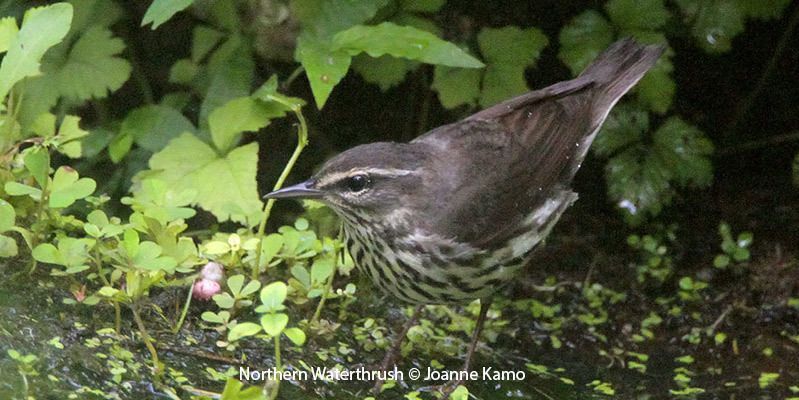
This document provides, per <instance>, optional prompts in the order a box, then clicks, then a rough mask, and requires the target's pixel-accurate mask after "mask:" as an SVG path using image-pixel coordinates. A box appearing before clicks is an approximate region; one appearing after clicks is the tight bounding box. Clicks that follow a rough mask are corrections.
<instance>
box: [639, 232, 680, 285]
mask: <svg viewBox="0 0 799 400" xmlns="http://www.w3.org/2000/svg"><path fill="white" fill-rule="evenodd" d="M674 230H675V227H674V226H670V227H668V228H667V229H666V230H665V232H663V233H662V234H647V235H643V236H639V235H630V236H628V237H627V245H629V246H630V247H632V248H633V249H635V250H637V251H638V257H639V260H640V261H639V262H638V263H637V264H636V265H635V266H636V272H637V277H638V282H639V283H643V282H645V281H646V280H647V279H648V278H654V279H655V280H657V281H658V282H660V283H663V282H665V281H666V279H668V277H669V276H671V274H672V272H673V271H674V263H673V260H672V258H671V255H670V254H669V247H668V243H671V242H674V240H675V239H676V236H675V234H674Z"/></svg>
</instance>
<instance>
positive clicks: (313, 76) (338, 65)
mask: <svg viewBox="0 0 799 400" xmlns="http://www.w3.org/2000/svg"><path fill="white" fill-rule="evenodd" d="M295 58H296V59H297V61H299V62H300V63H301V64H302V66H303V68H305V74H306V75H307V76H308V81H309V82H310V84H311V91H313V96H314V100H315V101H316V106H317V107H318V108H320V109H321V108H322V107H324V105H325V103H326V102H327V98H328V97H329V96H330V93H331V92H332V91H333V88H334V87H335V86H336V85H337V84H338V83H339V82H341V79H342V78H344V75H346V74H347V70H348V69H349V67H350V61H351V60H352V57H351V56H350V55H349V54H348V53H347V52H345V51H342V50H339V51H333V50H331V49H330V44H329V43H326V42H323V41H320V40H319V39H316V38H314V37H311V36H301V37H300V39H299V40H298V41H297V50H296V53H295Z"/></svg>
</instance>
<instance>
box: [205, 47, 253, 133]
mask: <svg viewBox="0 0 799 400" xmlns="http://www.w3.org/2000/svg"><path fill="white" fill-rule="evenodd" d="M206 70H207V72H206V74H207V75H208V76H209V77H210V78H209V81H210V84H209V85H208V86H207V87H206V86H204V87H203V89H206V88H207V90H205V96H204V98H203V102H202V104H201V105H200V118H199V121H200V124H201V125H200V127H201V128H202V129H205V128H207V125H204V124H207V121H208V116H209V115H211V112H212V111H214V110H216V109H217V108H219V107H222V106H223V105H225V104H226V103H227V102H229V101H230V100H233V99H235V98H238V97H244V96H248V95H249V94H250V90H251V85H252V81H253V77H254V75H255V63H254V61H253V57H252V51H251V48H250V44H249V43H248V42H247V40H246V39H245V38H244V37H242V36H241V35H238V34H233V35H231V36H229V37H228V39H227V40H226V41H225V42H224V43H222V44H221V45H220V46H219V48H217V49H216V51H214V52H213V54H211V56H210V58H209V60H208V65H207V67H206ZM207 139H208V140H210V139H211V138H210V137H207Z"/></svg>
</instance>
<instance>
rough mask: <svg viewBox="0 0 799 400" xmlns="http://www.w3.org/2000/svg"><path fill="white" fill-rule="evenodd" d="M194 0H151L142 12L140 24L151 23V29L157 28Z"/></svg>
mask: <svg viewBox="0 0 799 400" xmlns="http://www.w3.org/2000/svg"><path fill="white" fill-rule="evenodd" d="M192 3H194V0H153V2H152V4H150V7H148V8H147V12H145V13H144V18H142V21H141V26H145V25H147V24H149V23H152V24H153V26H152V29H153V30H155V29H157V28H158V27H159V26H160V25H161V24H163V23H164V22H166V21H169V19H170V18H172V16H173V15H175V14H177V13H178V12H180V11H183V10H185V9H186V8H188V7H189V6H190V5H191V4H192Z"/></svg>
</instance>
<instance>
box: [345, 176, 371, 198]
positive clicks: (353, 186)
mask: <svg viewBox="0 0 799 400" xmlns="http://www.w3.org/2000/svg"><path fill="white" fill-rule="evenodd" d="M369 183H371V181H370V180H369V177H368V176H366V175H363V174H360V175H353V176H351V177H349V178H347V182H346V184H347V189H349V191H350V192H353V193H358V192H362V191H364V190H366V188H367V187H369Z"/></svg>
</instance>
